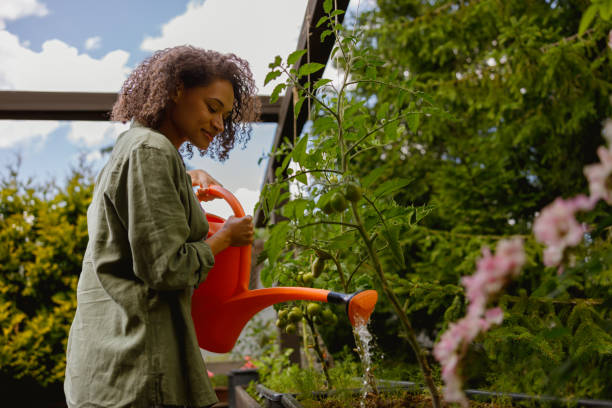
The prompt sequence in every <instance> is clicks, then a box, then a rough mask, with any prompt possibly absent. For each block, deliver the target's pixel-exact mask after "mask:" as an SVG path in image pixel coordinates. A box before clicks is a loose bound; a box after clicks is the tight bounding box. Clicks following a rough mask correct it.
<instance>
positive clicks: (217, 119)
mask: <svg viewBox="0 0 612 408" xmlns="http://www.w3.org/2000/svg"><path fill="white" fill-rule="evenodd" d="M212 125H213V127H214V128H215V130H216V131H217V134H219V133H221V132H223V129H225V127H224V126H223V116H221V115H218V116H217V115H215V116H214V117H213V120H212Z"/></svg>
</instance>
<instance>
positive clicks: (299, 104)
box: [293, 97, 306, 119]
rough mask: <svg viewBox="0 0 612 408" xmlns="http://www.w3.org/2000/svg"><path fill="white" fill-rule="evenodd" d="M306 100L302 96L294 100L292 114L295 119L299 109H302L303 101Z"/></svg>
mask: <svg viewBox="0 0 612 408" xmlns="http://www.w3.org/2000/svg"><path fill="white" fill-rule="evenodd" d="M305 100H306V98H305V97H302V98H300V99H298V101H297V102H296V104H295V106H294V107H293V116H294V117H295V118H296V119H297V117H298V115H299V114H300V111H301V110H302V105H303V104H304V101H305Z"/></svg>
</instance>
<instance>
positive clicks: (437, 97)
mask: <svg viewBox="0 0 612 408" xmlns="http://www.w3.org/2000/svg"><path fill="white" fill-rule="evenodd" d="M587 7H589V2H588V1H559V0H554V1H552V0H551V1H535V0H512V1H505V2H502V1H499V0H476V1H436V0H433V1H419V0H399V1H396V0H379V1H378V7H377V8H376V9H374V10H372V11H368V12H365V13H363V14H362V15H361V16H359V17H358V23H357V24H356V26H355V27H347V29H346V30H345V31H344V39H345V40H343V41H344V42H342V43H341V44H343V45H344V46H345V47H344V48H343V47H337V48H338V49H337V50H335V51H334V52H333V55H334V63H335V65H336V66H337V67H338V68H339V69H340V70H341V71H342V72H344V73H348V74H349V76H348V79H347V80H346V82H344V83H343V82H342V79H341V80H340V82H339V83H336V82H333V83H332V82H331V81H327V82H322V81H323V80H322V81H318V83H317V84H314V85H312V87H313V88H314V90H312V92H313V94H314V95H316V98H315V97H311V98H310V109H311V110H310V112H311V119H312V126H311V127H310V129H309V130H308V131H307V132H305V134H303V135H301V136H300V137H294V138H293V140H287V141H286V143H285V145H284V147H283V148H281V149H279V151H277V152H275V154H276V155H278V157H282V158H284V161H283V163H282V165H281V166H280V167H279V168H278V169H277V174H276V176H277V180H276V182H275V183H272V184H269V185H267V186H265V187H264V191H263V192H262V200H261V202H260V206H262V208H263V210H264V211H265V212H266V213H270V214H272V215H271V217H272V218H273V219H276V220H277V221H279V222H276V224H275V225H273V226H272V227H271V228H270V235H269V236H270V239H269V240H268V241H267V242H266V254H265V255H266V256H267V260H266V261H265V267H264V270H263V272H262V273H263V280H264V284H265V285H266V286H272V285H304V286H312V287H317V288H326V289H331V290H339V291H346V292H351V291H355V290H359V289H365V288H375V289H377V291H378V293H379V296H380V297H379V303H378V304H377V306H376V309H375V312H374V315H373V319H372V320H373V321H372V323H371V325H370V328H371V331H372V332H373V334H374V336H375V338H376V341H377V343H378V344H379V346H380V348H381V351H380V354H379V355H378V358H379V359H378V363H377V367H376V370H375V371H376V373H377V375H383V374H385V372H392V373H403V375H407V376H408V378H403V379H404V380H413V381H419V382H422V381H423V378H421V377H420V376H421V374H420V373H419V372H418V371H417V370H414V369H413V368H412V367H413V365H414V364H415V362H416V360H415V358H414V354H413V353H412V352H411V351H409V349H408V348H407V347H398V337H399V338H404V339H406V336H405V334H404V332H403V331H402V330H401V329H400V327H401V325H400V321H399V320H400V319H398V316H399V315H398V313H396V312H395V311H394V310H393V307H392V306H393V305H392V301H391V299H390V298H389V297H388V296H383V293H385V292H384V291H383V290H382V289H383V287H384V285H385V284H384V283H382V282H381V281H380V279H377V278H376V273H375V271H374V265H373V264H372V263H371V262H370V260H369V259H367V258H368V256H367V248H366V246H365V245H364V244H363V241H360V237H359V236H358V235H359V233H358V231H357V229H355V228H354V227H353V226H352V225H354V224H355V223H357V221H356V218H355V215H354V214H355V213H354V212H348V211H336V212H329V213H328V212H326V211H325V210H326V209H325V204H326V202H327V201H331V200H332V196H333V194H334V192H338V191H340V192H343V193H344V188H345V186H346V184H347V183H348V182H351V181H354V182H357V183H358V184H359V185H360V186H361V188H362V189H363V192H364V199H362V200H361V201H359V202H358V203H357V207H358V211H357V212H358V213H359V214H360V216H361V220H362V221H363V222H364V225H365V226H366V230H367V231H368V234H371V235H370V238H371V239H372V242H373V243H374V248H375V250H376V252H377V254H378V256H379V258H380V261H381V263H382V266H383V269H384V271H385V280H386V284H387V285H388V286H389V287H391V288H392V291H393V294H394V295H395V296H396V297H397V298H398V299H399V300H400V301H401V307H402V310H403V311H404V312H405V313H407V314H408V316H409V317H410V321H411V322H412V325H413V327H414V329H415V332H416V333H417V334H418V336H417V339H418V341H419V343H420V344H421V346H423V347H425V348H426V349H429V348H430V347H431V346H432V345H433V343H434V342H435V340H436V339H437V337H438V336H439V334H440V333H441V332H442V331H443V330H445V329H446V327H447V326H448V324H449V323H450V322H452V321H454V320H457V319H458V318H459V317H461V316H463V314H464V313H465V305H466V302H465V298H464V289H463V287H462V286H461V285H460V278H461V277H462V276H465V275H471V274H472V273H473V272H474V270H475V265H476V261H477V260H478V258H479V257H480V256H481V250H482V248H483V247H489V248H491V250H494V247H495V244H496V242H497V241H498V240H500V239H502V238H506V237H510V236H521V237H522V238H523V239H524V241H525V247H526V251H527V257H528V261H527V263H526V266H525V268H524V270H523V272H522V274H521V276H520V277H519V278H518V279H517V280H516V281H515V282H513V283H512V284H511V285H510V286H509V287H508V288H507V291H506V293H505V294H504V295H502V296H501V297H500V299H499V302H500V304H501V305H502V308H503V309H504V312H505V321H504V323H503V324H502V325H501V326H499V327H497V328H494V329H492V330H490V331H489V332H487V333H486V334H483V335H481V336H480V337H478V338H477V340H476V342H475V343H474V344H473V345H472V347H471V349H470V353H469V355H468V359H469V361H468V363H467V366H468V367H469V368H470V369H469V372H467V373H466V374H467V377H468V378H467V383H466V385H467V386H468V387H470V388H485V389H495V390H498V391H509V392H524V393H540V394H541V393H546V394H552V395H557V396H563V397H569V398H577V397H583V398H607V399H612V354H611V350H612V337H611V336H610V333H611V331H610V329H611V328H612V326H611V322H612V297H611V294H612V279H611V276H612V275H611V273H612V272H611V271H612V268H611V267H610V265H612V264H611V262H610V261H612V259H611V257H612V253H611V248H612V247H611V245H610V239H611V237H610V235H609V232H610V226H611V225H612V217H610V216H609V215H608V214H609V212H610V208H609V206H607V205H605V204H601V203H600V204H599V205H598V206H597V207H596V209H595V210H594V211H592V212H590V213H588V214H582V215H581V221H583V222H585V223H587V224H588V225H589V227H590V233H589V234H588V235H587V237H586V240H585V244H584V245H583V246H581V247H579V248H576V249H575V250H574V251H573V253H572V256H571V264H570V265H567V266H566V267H565V272H564V273H563V274H562V275H558V273H557V270H556V269H553V268H545V267H544V266H543V265H542V259H541V251H542V248H541V246H540V245H539V244H538V243H536V242H535V240H534V238H533V236H532V234H531V228H532V224H533V220H534V218H535V216H537V214H538V211H539V210H540V209H541V208H543V207H544V206H545V205H547V204H549V203H550V202H552V201H553V200H554V199H555V198H556V197H558V196H561V197H570V196H575V195H577V194H579V193H586V192H587V182H586V180H585V178H584V176H583V167H584V166H585V165H586V164H589V163H593V162H595V161H597V157H596V149H597V146H599V145H602V144H604V139H603V137H602V135H601V126H602V124H601V122H602V120H604V119H605V118H607V117H610V116H612V107H611V103H610V95H611V94H612V70H611V64H610V63H611V61H610V55H611V54H610V49H609V47H608V33H609V31H610V29H611V28H612V24H611V23H610V22H608V21H606V20H605V19H597V18H596V19H594V20H592V21H591V22H590V25H589V28H587V29H585V31H584V33H583V34H582V35H578V29H579V24H580V21H581V18H582V15H583V13H584V11H585V9H587ZM289 59H291V56H290V57H289ZM289 59H288V60H287V66H289V65H290V64H289V62H291V61H289ZM279 67H282V59H280V57H279V58H278V60H277V61H275V63H273V64H271V68H272V70H275V69H276V70H280V68H279ZM284 73H285V74H286V75H292V74H293V75H296V76H298V77H299V73H293V72H291V70H290V69H289V68H287V69H285V71H284ZM279 75H280V74H279ZM307 85H310V84H309V83H307ZM332 85H334V86H335V87H336V88H332ZM279 86H280V85H279ZM288 86H289V85H286V86H285V88H286V87H288ZM343 86H346V88H341V87H343ZM305 88H306V90H304V89H298V97H299V99H298V102H299V101H300V100H302V99H303V100H307V96H308V95H307V94H308V92H307V88H308V86H305ZM340 88H341V89H347V90H348V93H347V94H346V95H345V96H338V90H339V89H340ZM324 105H326V106H327V107H325V106H324ZM305 106H307V103H306V102H303V103H298V104H297V105H296V109H300V108H301V109H304V107H305ZM338 112H341V115H342V117H341V120H340V121H339V120H338V117H337V116H336V115H338ZM339 122H342V123H341V125H338V123H339ZM356 142H359V145H358V146H353V143H356ZM343 149H344V150H343ZM347 149H349V150H350V152H351V153H350V154H348V155H345V153H346V150H347ZM343 158H344V159H346V160H345V161H344V162H343ZM278 203H282V205H280V208H279V209H277V210H274V208H275V206H276V205H277V204H278ZM321 251H325V252H328V253H330V254H331V255H333V257H334V258H336V260H335V261H332V260H329V259H328V260H326V261H325V267H324V269H323V272H322V273H321V274H320V275H319V276H318V277H316V278H315V279H314V280H313V281H312V282H311V283H309V284H305V283H304V276H305V274H306V273H308V269H310V268H311V267H312V268H314V264H315V262H316V260H317V258H320V257H321ZM308 265H310V266H308ZM332 310H335V312H336V313H337V314H338V316H339V317H340V316H342V315H343V312H342V311H341V310H339V308H338V309H334V307H333V306H332ZM319 330H320V332H321V334H322V335H323V337H324V338H325V340H326V343H327V345H328V348H329V350H330V351H332V353H333V352H337V351H338V350H341V349H342V347H343V346H344V345H345V344H349V345H354V342H353V339H352V333H351V330H350V326H348V324H347V323H346V318H345V317H342V318H341V319H339V320H338V323H337V324H335V325H321V326H320V328H319ZM408 343H409V342H408V341H406V342H404V343H403V344H404V345H405V346H408ZM381 357H384V359H382V360H381V359H380V358H381ZM430 363H431V364H432V365H433V366H434V375H437V374H436V372H437V365H436V363H435V362H434V361H433V360H431V359H430Z"/></svg>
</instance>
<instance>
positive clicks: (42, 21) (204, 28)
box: [0, 0, 307, 216]
mask: <svg viewBox="0 0 612 408" xmlns="http://www.w3.org/2000/svg"><path fill="white" fill-rule="evenodd" d="M306 3H307V1H306V0H206V1H202V0H191V1H188V0H172V1H167V0H148V1H145V0H129V1H121V0H104V1H100V0H2V1H1V2H0V60H1V61H2V62H1V63H0V90H29V91H84V92H87V91H89V92H117V91H118V90H119V88H120V86H121V84H122V83H123V81H124V80H125V78H126V77H127V75H128V74H129V72H130V71H131V69H133V68H134V67H135V66H136V65H137V64H138V63H139V62H140V61H142V59H144V58H145V57H147V56H149V55H151V53H152V52H154V51H155V50H157V49H162V48H166V47H170V46H174V45H178V44H192V45H195V46H199V47H203V48H208V49H215V50H218V51H221V52H234V53H236V54H237V55H239V56H241V57H243V58H245V59H247V60H248V61H249V62H250V64H251V69H252V71H253V73H254V75H255V79H256V81H257V83H258V86H259V93H260V94H270V92H271V89H272V87H273V85H274V84H271V85H268V86H267V87H264V86H263V80H264V78H265V75H266V73H267V64H268V63H269V62H270V61H272V60H273V58H274V56H275V55H282V56H286V55H288V54H289V53H290V52H292V51H294V50H295V47H296V43H297V38H298V36H299V29H300V27H301V25H302V20H303V18H304V11H305V6H306ZM237 11H240V13H237ZM126 128H127V126H126V125H123V124H120V123H111V122H69V121H63V122H58V121H9V120H0V163H4V164H6V163H9V162H14V161H15V158H16V155H17V154H19V155H20V156H21V158H22V166H21V174H22V176H23V177H32V178H33V179H34V180H35V181H36V182H46V181H49V180H51V179H53V180H56V181H58V182H61V181H62V180H63V179H65V177H66V175H67V174H68V173H69V169H70V166H74V165H76V163H77V162H78V157H79V156H84V157H87V160H88V162H89V163H90V164H91V165H92V166H93V167H94V168H95V169H99V168H101V166H102V165H103V163H104V157H101V156H100V154H99V149H100V148H103V147H105V146H109V145H111V144H112V143H114V140H115V139H116V137H117V136H118V134H119V133H121V131H123V130H124V129H126ZM275 129H276V125H275V124H257V125H254V132H253V137H252V140H251V142H250V143H249V145H248V147H247V149H246V150H240V149H236V150H235V151H234V152H232V154H231V155H230V159H229V160H228V161H226V162H225V163H224V164H223V165H221V164H219V163H217V162H213V161H211V160H210V159H204V158H200V157H199V156H197V155H194V157H193V159H192V160H190V161H189V164H190V165H191V166H193V167H196V168H202V169H204V170H206V171H208V172H209V173H211V175H213V176H214V177H215V178H217V179H218V180H219V181H221V182H222V183H223V184H224V185H225V186H226V187H227V188H228V189H230V190H231V191H233V192H234V193H235V194H236V195H237V196H238V198H239V200H240V201H241V202H242V203H243V205H244V206H245V210H246V211H247V213H249V212H250V213H252V207H253V205H254V203H255V202H256V200H257V196H258V193H259V189H260V187H261V182H262V178H263V173H264V171H265V166H266V161H265V160H264V161H262V163H261V164H260V165H258V164H257V162H258V159H259V158H260V157H261V156H262V155H264V154H265V153H267V152H268V151H269V150H270V146H271V142H272V139H273V136H274V132H275ZM3 168H4V165H2V169H0V171H2V170H4V169H3ZM210 211H211V212H215V213H217V214H219V215H222V216H227V215H228V213H229V209H228V208H227V206H226V205H224V204H223V203H218V202H214V203H213V204H211V209H210Z"/></svg>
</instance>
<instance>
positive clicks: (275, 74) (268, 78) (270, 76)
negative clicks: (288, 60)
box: [264, 71, 282, 86]
mask: <svg viewBox="0 0 612 408" xmlns="http://www.w3.org/2000/svg"><path fill="white" fill-rule="evenodd" d="M281 75H282V72H280V71H270V72H268V75H266V79H265V80H264V86H266V85H268V82H270V81H273V80H275V79H276V78H278V77H279V76H281Z"/></svg>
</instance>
